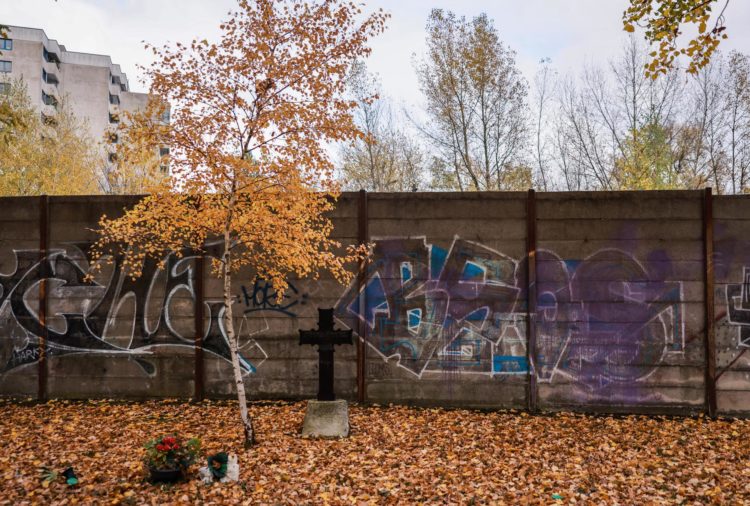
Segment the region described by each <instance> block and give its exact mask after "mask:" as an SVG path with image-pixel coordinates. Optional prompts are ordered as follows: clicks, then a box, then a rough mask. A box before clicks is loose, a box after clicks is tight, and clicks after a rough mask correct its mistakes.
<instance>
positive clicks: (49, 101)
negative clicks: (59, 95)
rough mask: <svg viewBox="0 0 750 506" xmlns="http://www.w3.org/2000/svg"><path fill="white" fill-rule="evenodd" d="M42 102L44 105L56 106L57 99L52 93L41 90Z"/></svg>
mask: <svg viewBox="0 0 750 506" xmlns="http://www.w3.org/2000/svg"><path fill="white" fill-rule="evenodd" d="M42 102H44V104H45V105H51V106H53V107H54V106H57V99H56V98H55V97H53V96H52V95H47V94H46V93H44V92H42Z"/></svg>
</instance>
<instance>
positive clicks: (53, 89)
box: [42, 83, 60, 98]
mask: <svg viewBox="0 0 750 506" xmlns="http://www.w3.org/2000/svg"><path fill="white" fill-rule="evenodd" d="M42 91H43V92H44V93H46V94H47V95H50V96H53V97H55V98H60V90H58V89H57V86H56V85H54V84H49V83H42Z"/></svg>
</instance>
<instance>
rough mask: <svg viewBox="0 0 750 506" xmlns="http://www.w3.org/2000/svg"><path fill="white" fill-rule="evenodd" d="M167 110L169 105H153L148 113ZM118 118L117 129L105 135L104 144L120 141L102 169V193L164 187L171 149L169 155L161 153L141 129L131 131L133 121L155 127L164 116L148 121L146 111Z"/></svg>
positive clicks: (138, 193)
mask: <svg viewBox="0 0 750 506" xmlns="http://www.w3.org/2000/svg"><path fill="white" fill-rule="evenodd" d="M151 100H156V99H155V98H152V99H151ZM166 107H167V105H166V104H153V105H151V106H147V110H149V111H153V112H154V113H157V112H161V111H162V110H163V109H165V108H166ZM136 117H137V119H136ZM119 119H120V121H119V122H118V123H117V126H116V127H115V128H113V129H111V130H109V131H107V132H106V134H105V143H106V142H109V141H110V140H117V142H116V143H115V144H114V147H115V150H114V151H113V152H112V154H111V156H110V157H109V160H108V161H107V162H108V163H105V164H104V165H103V167H102V172H101V176H100V181H99V185H100V187H101V188H102V191H104V193H108V194H120V195H140V194H144V193H147V192H148V191H149V190H150V189H151V188H154V187H157V186H159V185H161V184H163V183H164V182H165V181H166V178H167V177H168V171H169V154H168V149H167V153H162V148H163V146H158V147H157V146H156V145H155V143H154V142H153V141H152V140H148V139H147V138H144V136H143V135H141V134H140V133H139V131H138V129H132V128H130V126H131V125H132V124H133V121H134V120H135V121H138V122H140V123H141V124H143V123H144V122H147V123H148V124H151V123H153V124H154V126H156V124H158V123H159V122H162V121H163V120H162V119H161V117H159V118H146V117H144V113H143V111H142V112H141V114H140V115H139V114H138V113H137V112H127V111H126V112H124V113H122V114H121V117H120V118H119Z"/></svg>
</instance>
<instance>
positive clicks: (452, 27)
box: [416, 9, 530, 191]
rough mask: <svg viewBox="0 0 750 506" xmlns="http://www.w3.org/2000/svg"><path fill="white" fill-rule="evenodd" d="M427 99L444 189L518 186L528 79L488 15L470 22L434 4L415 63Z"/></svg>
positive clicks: (429, 128)
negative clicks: (424, 47) (423, 50)
mask: <svg viewBox="0 0 750 506" xmlns="http://www.w3.org/2000/svg"><path fill="white" fill-rule="evenodd" d="M416 70H417V76H418V78H419V83H420V87H421V89H422V93H423V95H424V97H425V101H426V113H427V116H428V122H427V124H426V125H425V126H424V127H423V128H422V131H423V133H424V134H425V136H426V138H427V139H428V141H429V142H430V144H431V145H432V146H433V147H434V148H435V156H436V158H437V161H438V164H436V165H435V169H436V170H435V172H436V175H437V176H438V177H437V178H438V179H439V180H442V181H444V184H445V186H446V187H447V189H458V190H462V191H463V190H510V189H518V188H519V186H517V185H519V184H522V183H521V181H523V182H524V183H523V184H525V181H527V180H530V177H520V178H519V177H517V176H518V174H523V173H525V172H528V171H529V170H530V169H529V168H528V167H526V165H525V164H524V163H523V162H522V158H523V150H524V143H525V141H526V134H527V118H526V105H525V103H526V102H525V101H526V95H527V85H526V81H525V80H524V78H523V77H522V75H521V73H520V71H519V70H518V69H517V68H516V64H515V54H514V53H513V51H512V50H510V49H508V48H507V47H506V46H505V45H504V44H503V43H502V41H501V40H500V37H499V34H498V32H497V29H496V28H495V27H494V25H493V23H492V21H491V20H490V19H489V18H488V17H487V15H486V14H480V15H479V16H477V17H475V18H474V19H472V20H471V21H469V20H467V19H466V18H463V17H458V16H456V14H454V13H453V12H450V11H443V10H441V9H434V10H433V11H432V12H431V14H430V17H429V19H428V22H427V54H426V55H425V57H424V58H423V59H422V60H420V61H418V62H417V63H416Z"/></svg>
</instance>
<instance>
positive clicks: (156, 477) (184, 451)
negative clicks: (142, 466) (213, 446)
mask: <svg viewBox="0 0 750 506" xmlns="http://www.w3.org/2000/svg"><path fill="white" fill-rule="evenodd" d="M200 448H201V442H200V440H199V439H197V438H193V439H189V440H187V441H185V442H183V441H182V440H181V439H180V438H179V437H177V436H163V437H160V438H156V439H152V440H151V441H149V442H148V443H146V466H147V467H148V470H149V473H150V474H151V481H152V482H162V483H163V482H174V481H178V480H181V479H184V478H185V477H186V476H187V470H188V468H189V467H190V466H191V465H192V464H193V462H195V459H196V458H197V457H198V454H199V453H200Z"/></svg>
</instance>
